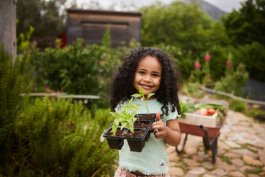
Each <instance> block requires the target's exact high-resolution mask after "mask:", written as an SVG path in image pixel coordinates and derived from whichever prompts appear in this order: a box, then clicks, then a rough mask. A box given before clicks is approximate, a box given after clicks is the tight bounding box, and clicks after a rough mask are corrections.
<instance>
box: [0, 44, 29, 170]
mask: <svg viewBox="0 0 265 177" xmlns="http://www.w3.org/2000/svg"><path fill="white" fill-rule="evenodd" d="M25 56H26V55H25ZM27 63H28V58H26V57H23V58H17V59H16V60H14V61H13V58H12V57H11V56H9V55H8V54H7V53H6V52H5V51H4V50H3V48H2V47H1V46H0V157H1V158H0V166H1V167H3V168H7V166H5V162H6V161H9V158H10V155H11V154H12V147H13V146H14V144H15V143H16V142H15V134H14V123H15V120H16V117H17V114H18V111H19V110H20V106H21V104H20V103H21V96H20V93H22V92H25V91H26V90H27V86H28V85H30V78H26V76H27V75H26V74H25V73H26V71H28V70H29V69H28V68H27V67H28V65H27ZM25 80H27V83H26V84H27V85H26V84H25Z"/></svg>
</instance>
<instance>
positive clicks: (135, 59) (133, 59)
mask: <svg viewBox="0 0 265 177" xmlns="http://www.w3.org/2000/svg"><path fill="white" fill-rule="evenodd" d="M146 56H152V57H156V58H157V59H158V61H159V63H160V64H161V66H162V77H161V82H160V87H159V89H158V90H157V91H156V93H155V96H156V98H157V100H158V101H159V102H161V103H162V104H163V106H162V108H161V111H162V114H166V115H168V110H169V107H168V104H169V103H171V104H172V107H171V110H172V111H175V109H176V108H177V110H178V114H180V107H179V100H178V95H177V92H178V89H177V78H176V75H175V71H174V67H173V65H172V64H171V62H170V58H169V56H168V55H167V54H166V53H164V52H162V51H161V50H159V49H155V48H150V47H142V48H139V49H136V50H134V51H132V52H131V53H130V54H129V55H127V56H125V57H124V60H123V64H122V65H121V66H120V68H119V70H118V73H117V74H116V75H115V77H114V78H113V80H112V83H111V90H110V96H111V108H112V109H114V108H115V107H116V106H117V105H118V104H119V103H121V102H124V101H126V100H128V99H130V98H131V95H132V94H134V93H136V92H137V90H136V89H135V88H134V86H133V81H134V74H135V72H136V69H137V67H138V64H139V62H140V60H141V59H143V58H144V57H146Z"/></svg>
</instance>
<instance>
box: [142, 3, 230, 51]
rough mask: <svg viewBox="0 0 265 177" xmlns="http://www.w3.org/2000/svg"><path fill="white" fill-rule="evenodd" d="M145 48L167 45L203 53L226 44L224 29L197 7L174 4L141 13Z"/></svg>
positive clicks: (145, 9) (159, 5) (146, 9)
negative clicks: (214, 45)
mask: <svg viewBox="0 0 265 177" xmlns="http://www.w3.org/2000/svg"><path fill="white" fill-rule="evenodd" d="M141 12H142V14H143V16H142V20H143V26H142V43H143V45H154V44H161V43H164V44H167V45H173V46H178V47H181V48H183V49H185V50H191V51H202V50H204V49H206V48H207V47H210V46H211V45H212V44H213V43H215V44H219V43H225V41H226V38H225V33H224V28H222V26H221V25H220V24H218V23H217V22H214V21H213V20H212V19H211V18H210V17H209V16H207V14H205V13H204V12H202V11H201V10H199V8H198V6H197V5H195V4H190V5H187V4H185V3H183V2H180V1H174V2H173V3H171V4H170V5H161V4H156V5H152V6H148V7H144V8H142V9H141Z"/></svg>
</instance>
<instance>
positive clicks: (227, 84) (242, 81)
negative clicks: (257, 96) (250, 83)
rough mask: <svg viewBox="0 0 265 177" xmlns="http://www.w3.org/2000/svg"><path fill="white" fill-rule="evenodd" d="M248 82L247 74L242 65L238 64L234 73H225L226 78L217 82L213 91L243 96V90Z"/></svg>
mask: <svg viewBox="0 0 265 177" xmlns="http://www.w3.org/2000/svg"><path fill="white" fill-rule="evenodd" d="M247 80H248V73H247V71H246V70H245V66H244V65H243V64H239V65H238V67H237V69H236V71H235V72H231V73H230V72H227V74H226V76H225V77H223V78H222V79H221V80H220V81H218V82H217V83H216V85H215V88H214V89H215V90H218V91H223V92H227V93H232V94H234V95H237V96H242V95H243V91H244V90H243V89H244V87H245V85H246V83H247Z"/></svg>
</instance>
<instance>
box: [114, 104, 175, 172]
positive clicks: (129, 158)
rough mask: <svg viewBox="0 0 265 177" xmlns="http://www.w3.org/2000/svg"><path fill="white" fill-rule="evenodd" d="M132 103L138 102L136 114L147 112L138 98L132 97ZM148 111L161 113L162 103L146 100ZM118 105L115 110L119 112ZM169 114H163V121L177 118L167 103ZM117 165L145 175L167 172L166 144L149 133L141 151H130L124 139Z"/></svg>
mask: <svg viewBox="0 0 265 177" xmlns="http://www.w3.org/2000/svg"><path fill="white" fill-rule="evenodd" d="M133 103H135V104H139V105H140V108H139V109H138V111H137V114H146V113H148V111H147V109H146V105H145V103H144V102H143V101H142V100H140V99H134V100H133ZM146 103H147V106H148V110H149V113H158V112H159V113H161V114H162V111H161V107H162V104H161V103H160V102H158V101H157V100H156V99H152V100H147V101H146ZM120 106H122V105H118V106H117V108H116V112H119V108H120ZM168 112H169V114H168V115H164V116H163V119H162V120H163V122H166V121H168V120H171V119H176V118H177V115H178V113H177V111H174V112H171V105H169V111H168ZM119 166H120V167H121V168H123V169H127V170H129V171H139V172H141V173H143V174H145V175H159V174H166V173H167V172H168V156H167V152H166V145H165V142H164V140H163V139H157V138H155V136H154V134H153V133H151V136H150V138H149V139H148V141H147V142H146V143H145V146H144V148H143V150H142V152H134V151H130V148H129V145H128V142H127V140H125V141H124V145H123V147H122V149H121V150H120V151H119Z"/></svg>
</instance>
